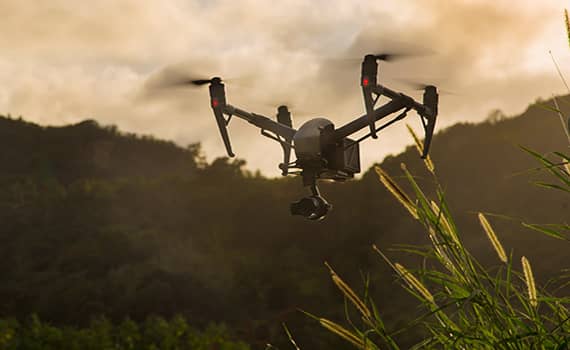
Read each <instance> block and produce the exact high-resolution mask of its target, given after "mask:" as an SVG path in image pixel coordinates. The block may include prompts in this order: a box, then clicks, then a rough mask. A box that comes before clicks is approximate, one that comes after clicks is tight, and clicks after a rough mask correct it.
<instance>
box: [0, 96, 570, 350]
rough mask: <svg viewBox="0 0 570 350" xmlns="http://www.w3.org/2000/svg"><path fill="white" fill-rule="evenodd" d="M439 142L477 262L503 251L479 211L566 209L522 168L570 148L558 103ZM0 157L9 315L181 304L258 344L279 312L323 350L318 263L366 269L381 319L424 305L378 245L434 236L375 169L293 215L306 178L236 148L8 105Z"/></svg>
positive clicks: (409, 157)
mask: <svg viewBox="0 0 570 350" xmlns="http://www.w3.org/2000/svg"><path fill="white" fill-rule="evenodd" d="M566 99H567V98H566ZM544 104H546V105H551V102H549V101H547V102H544ZM563 107H565V108H566V107H568V104H565V105H563ZM568 110H570V109H569V108H566V115H568V113H567V112H568ZM387 132H389V131H387ZM432 145H433V147H432V157H433V160H434V162H435V164H436V172H437V173H438V175H439V177H440V180H441V183H442V184H443V186H444V187H445V188H446V190H447V196H448V201H449V203H450V205H451V208H452V212H453V214H454V215H455V216H456V218H457V221H458V223H459V228H460V230H461V231H462V232H463V235H464V237H465V238H466V240H467V241H468V244H469V245H470V246H471V247H473V249H474V250H475V251H474V252H475V254H476V255H477V256H479V257H481V258H483V260H484V261H487V262H489V263H495V260H494V252H493V251H492V248H490V246H489V244H488V243H487V241H486V239H487V238H486V237H485V235H484V233H483V232H482V230H481V229H480V227H479V226H478V224H477V222H476V221H475V214H474V212H476V211H485V212H494V213H498V214H504V215H507V216H510V217H514V218H517V219H519V218H521V217H524V218H527V219H526V221H529V222H533V223H545V222H553V223H561V222H564V221H566V222H567V221H568V220H569V217H570V216H569V215H568V213H569V209H570V208H569V205H570V204H569V202H570V201H569V199H568V196H567V195H566V196H565V195H563V194H561V193H558V192H556V191H552V190H547V189H543V188H538V187H536V186H534V185H531V184H530V182H531V181H533V180H535V179H538V178H544V177H545V176H544V175H545V174H544V172H542V173H541V172H535V171H526V170H528V169H532V168H536V167H538V163H537V162H536V160H535V159H533V158H532V157H531V156H529V155H528V154H527V153H525V152H523V151H522V150H521V149H520V148H519V147H518V145H525V146H527V147H529V148H532V149H534V150H537V151H539V152H544V153H545V152H551V151H556V150H559V151H563V152H566V151H567V150H568V145H567V142H566V140H565V135H564V132H563V131H562V128H561V124H560V120H559V119H558V117H557V116H556V115H555V114H554V113H553V112H550V111H548V110H546V109H544V108H541V107H540V106H537V105H533V106H531V107H529V109H528V110H527V111H526V112H525V113H523V114H522V115H521V116H518V117H513V118H507V119H501V118H494V119H493V120H489V121H487V122H485V123H482V124H476V125H474V124H458V125H455V126H453V127H451V128H449V129H446V130H443V131H441V132H439V133H438V134H437V136H436V137H435V138H434V140H433V143H432ZM402 162H405V163H406V164H407V166H408V168H409V169H410V170H411V171H412V173H414V174H416V175H417V176H418V177H419V178H420V179H421V182H422V183H424V185H425V186H426V187H427V188H430V187H433V186H431V185H432V182H433V181H432V180H431V179H430V178H429V176H428V174H427V173H426V171H425V169H424V168H423V164H422V163H421V161H420V159H419V156H418V154H417V152H416V150H415V149H412V148H411V147H410V148H408V149H406V151H405V152H403V153H402V154H400V155H397V156H391V157H388V158H387V159H385V160H384V162H383V163H382V164H381V166H382V167H383V168H384V169H385V170H386V171H387V172H389V173H390V174H392V175H394V177H395V178H396V179H398V178H399V176H400V175H401V170H400V163H402ZM0 164H2V166H1V167H0V184H1V187H0V227H1V228H0V256H2V258H3V259H2V260H3V263H2V264H0V281H1V283H0V317H8V316H10V317H19V318H23V317H27V316H28V315H30V314H31V313H37V314H39V315H40V317H41V318H42V319H45V320H49V321H51V322H54V323H56V324H80V325H81V324H84V323H85V322H87V321H88V320H89V319H90V318H91V317H93V316H95V315H101V314H104V315H107V316H108V317H110V318H112V319H122V318H124V317H126V316H129V317H131V318H133V319H135V320H137V319H142V318H144V317H146V316H147V315H149V314H159V315H163V316H169V315H174V314H182V315H184V316H186V317H187V318H188V320H189V322H190V323H192V324H193V325H196V326H203V325H205V324H207V323H208V322H212V321H215V322H225V323H227V324H229V325H230V326H231V328H232V329H234V330H235V331H236V333H237V334H238V336H239V337H241V338H242V339H245V340H246V341H248V342H250V343H252V344H254V347H255V346H257V345H259V347H260V348H263V346H262V345H263V344H265V343H267V342H268V341H271V342H273V343H275V344H283V343H282V342H283V341H284V337H283V336H284V333H283V331H282V328H281V323H282V322H284V321H286V322H287V324H288V326H289V328H290V329H291V330H292V331H293V332H294V333H295V335H296V339H297V341H298V343H300V344H301V345H305V346H304V348H320V347H323V348H324V347H325V346H324V345H322V344H319V342H320V341H328V339H327V338H326V337H321V336H320V335H321V334H324V332H320V331H319V330H318V328H314V327H316V326H315V324H314V322H313V321H311V320H310V319H309V318H307V317H306V316H303V315H301V314H300V313H299V312H298V311H296V308H297V307H300V308H303V309H306V310H308V311H310V312H313V313H316V314H320V315H325V316H331V317H334V316H335V315H337V316H338V317H342V313H343V306H342V298H341V297H340V296H339V294H338V292H337V291H336V290H335V289H334V288H333V286H332V284H331V283H330V281H329V276H328V272H327V271H326V270H325V268H324V266H323V261H325V260H326V261H328V262H330V263H331V264H332V265H333V266H334V267H335V269H337V270H338V272H339V273H341V275H342V276H343V277H345V278H346V279H347V280H349V281H351V282H353V283H354V284H355V285H357V286H358V285H361V283H360V281H361V274H360V273H361V271H370V272H371V278H372V293H373V294H374V295H375V296H376V297H377V300H378V304H379V308H380V310H381V311H382V313H383V314H384V315H386V317H387V321H388V323H392V324H394V326H396V325H397V321H398V320H400V319H402V318H407V317H404V316H405V314H406V313H408V312H410V313H411V312H414V310H415V308H414V307H413V305H414V303H413V302H411V303H408V302H409V299H407V297H405V293H402V292H401V291H400V290H399V289H398V287H396V285H395V284H394V283H392V281H393V280H394V277H393V276H392V273H391V272H390V271H389V270H388V269H387V268H386V267H385V266H384V264H383V263H382V262H381V261H380V260H379V259H378V257H377V256H375V255H373V254H372V253H371V249H370V245H371V244H372V243H376V244H378V245H379V246H380V247H383V248H384V249H387V248H389V247H390V246H391V245H392V244H394V243H427V240H426V237H425V235H424V233H423V230H422V228H421V227H419V226H418V224H417V223H415V222H414V221H412V220H411V219H410V218H408V215H407V213H406V211H405V210H404V209H402V208H401V206H400V205H399V204H398V203H397V202H396V201H395V200H394V199H393V198H392V196H391V195H390V194H388V193H387V192H386V190H385V189H384V188H383V187H382V186H381V185H380V183H379V182H378V179H377V176H376V175H375V174H374V172H373V170H368V171H367V172H366V173H365V174H364V176H363V177H362V179H360V180H355V181H351V182H347V183H345V184H330V185H328V184H324V185H323V186H322V192H323V193H324V195H325V197H326V198H327V199H329V200H330V201H331V202H332V203H333V204H334V210H333V211H332V212H331V213H330V215H329V216H328V217H327V218H326V220H325V221H323V222H319V223H315V222H307V221H305V220H303V219H301V218H298V217H291V216H289V213H288V205H289V202H290V201H293V200H297V199H298V198H299V197H300V196H301V195H302V194H303V190H302V188H301V186H300V180H299V179H295V178H288V179H266V178H263V177H260V176H253V175H251V173H249V172H246V171H245V170H244V162H243V161H240V160H236V161H229V160H227V159H225V158H220V159H217V160H215V161H213V162H212V163H210V164H208V163H206V162H205V161H204V160H203V158H202V156H201V152H200V148H199V146H198V145H197V144H196V145H192V146H190V147H188V148H180V147H179V146H176V145H175V144H173V143H171V142H165V141H159V140H155V139H152V138H149V137H139V136H135V135H128V134H123V133H120V132H118V131H117V130H116V129H115V128H114V127H102V126H99V125H98V124H97V123H96V122H94V121H85V122H82V123H79V124H76V125H71V126H66V127H41V126H38V125H35V124H31V123H27V122H25V121H22V120H15V119H11V118H6V117H1V118H0ZM552 181H554V180H552ZM428 192H429V191H428ZM491 221H492V224H494V225H495V226H496V227H497V232H498V234H499V235H500V236H501V238H502V239H503V241H504V244H505V246H507V247H508V248H515V255H517V254H523V253H524V254H525V255H527V256H529V257H530V258H531V260H532V261H534V262H535V263H534V264H533V267H534V268H535V270H536V273H537V275H538V277H539V279H546V278H547V277H549V276H548V273H549V272H552V271H557V270H559V269H560V268H564V267H566V268H568V267H570V266H568V263H567V260H568V259H567V258H568V256H569V255H568V247H567V245H565V246H562V245H561V241H555V240H553V239H551V238H550V239H549V238H545V237H542V236H540V235H539V234H537V233H533V232H530V231H528V230H524V229H523V228H522V227H521V226H520V223H519V222H518V221H517V220H506V219H498V218H493V217H491ZM389 254H390V256H392V257H394V258H396V259H397V260H399V261H404V262H407V263H409V264H413V261H412V260H410V259H411V258H410V257H408V256H405V255H403V254H401V253H392V252H389ZM406 305H407V306H406ZM314 332H319V333H318V334H319V336H315V333H314ZM327 344H328V345H329V346H330V344H331V343H327ZM283 348H286V346H283Z"/></svg>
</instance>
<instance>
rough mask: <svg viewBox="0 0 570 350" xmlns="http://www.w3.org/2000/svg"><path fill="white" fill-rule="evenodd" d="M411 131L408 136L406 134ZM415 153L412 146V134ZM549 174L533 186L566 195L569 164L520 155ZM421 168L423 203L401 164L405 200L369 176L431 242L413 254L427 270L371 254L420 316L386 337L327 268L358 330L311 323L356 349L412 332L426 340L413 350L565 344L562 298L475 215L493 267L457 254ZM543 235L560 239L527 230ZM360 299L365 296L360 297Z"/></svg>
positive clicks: (450, 223) (456, 234)
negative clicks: (357, 318)
mask: <svg viewBox="0 0 570 350" xmlns="http://www.w3.org/2000/svg"><path fill="white" fill-rule="evenodd" d="M410 131H411V129H410ZM411 132H412V135H413V136H414V139H415V140H416V143H417V146H418V150H419V151H420V153H421V144H420V142H419V141H418V140H419V139H418V138H417V137H416V136H415V135H414V134H413V131H411ZM527 151H528V152H529V153H531V154H533V155H534V156H535V157H537V159H538V160H540V161H541V162H542V163H543V164H544V165H545V167H546V168H547V169H548V170H549V171H550V172H552V173H553V174H554V175H555V177H556V179H558V180H559V183H558V184H541V185H543V186H546V187H549V188H555V189H558V190H562V191H566V192H569V193H570V172H568V171H567V170H566V169H565V168H564V165H565V164H567V163H569V162H570V157H568V156H567V155H564V154H562V153H559V152H557V153H555V154H556V156H557V157H560V158H561V159H563V160H564V162H563V163H564V164H559V163H554V162H553V161H551V160H548V159H547V158H545V157H543V156H542V155H540V154H537V153H534V152H533V151H531V150H527ZM426 167H427V168H428V170H429V171H430V172H431V174H432V175H433V177H434V179H435V187H436V188H435V193H436V195H435V198H429V197H428V196H426V194H425V192H424V191H423V190H422V188H420V186H419V185H418V183H417V182H416V180H415V179H414V177H413V176H412V174H410V173H409V171H408V170H407V169H406V167H405V165H403V164H402V172H403V173H404V175H405V178H406V179H407V181H408V182H409V184H410V185H411V187H412V188H413V195H411V194H407V193H405V192H404V191H403V190H402V188H401V186H399V185H398V183H397V182H396V181H394V180H393V178H392V177H391V176H390V175H389V174H387V173H386V172H385V171H384V170H383V169H381V168H379V167H377V168H376V171H377V173H378V176H379V178H380V181H381V182H382V184H383V185H384V186H385V187H386V188H387V189H388V190H389V192H390V193H392V194H393V195H394V197H395V199H396V200H397V201H398V202H400V203H401V204H402V206H404V208H406V210H407V211H408V212H409V213H410V215H411V216H412V217H413V218H414V219H416V220H418V221H419V222H420V223H421V224H422V225H423V226H424V228H425V232H426V235H427V236H428V237H429V239H430V240H431V243H432V244H431V247H430V248H429V250H428V251H420V250H419V248H418V249H417V250H416V252H417V254H422V256H424V257H425V258H427V259H428V260H429V261H430V262H431V263H427V264H423V266H422V267H420V268H419V269H416V270H413V269H409V268H407V267H405V266H403V265H401V264H400V263H398V262H393V261H391V260H390V259H388V258H387V257H386V255H385V254H384V253H383V252H382V250H381V249H379V248H378V247H376V246H374V247H373V249H374V250H375V251H376V253H377V254H378V255H379V257H380V258H381V259H383V260H385V261H386V263H387V264H389V266H391V267H392V269H393V270H394V272H395V274H396V275H397V276H398V278H399V281H400V282H401V286H402V288H403V289H404V290H406V291H407V292H408V293H410V294H411V295H413V296H414V297H415V298H416V299H417V300H418V301H419V302H420V303H421V304H422V307H423V309H424V311H425V312H424V314H423V316H422V317H420V318H419V319H417V320H414V321H413V322H412V323H410V324H409V325H407V326H406V327H405V328H404V329H402V330H399V331H395V332H389V331H387V328H386V327H385V325H384V322H383V320H382V315H381V314H380V313H379V312H378V310H377V308H376V306H375V303H374V300H372V299H371V298H370V297H369V296H359V295H357V294H356V293H355V292H354V290H353V289H352V288H351V287H350V286H348V285H347V284H346V283H345V282H344V281H343V280H342V278H341V276H339V275H338V274H337V273H336V272H335V271H334V270H333V267H331V266H328V265H327V266H328V267H329V269H330V272H331V277H332V280H333V282H334V284H335V285H336V286H337V287H338V289H339V290H340V291H341V293H342V294H343V295H344V296H345V297H346V300H347V301H348V305H352V307H353V309H354V310H355V312H356V313H358V314H359V315H360V318H361V322H359V323H358V325H357V324H356V323H355V322H353V321H352V320H347V322H345V323H346V324H347V325H346V326H345V325H342V324H341V323H339V322H333V321H332V320H328V319H324V318H318V320H319V322H320V324H321V325H322V326H323V327H325V328H326V329H327V330H329V331H331V332H333V333H335V334H337V335H338V336H339V337H341V338H343V339H345V340H346V341H347V343H349V344H352V345H353V346H354V347H356V348H359V349H367V350H368V349H370V350H373V349H400V347H399V345H398V342H397V340H396V336H397V335H398V334H400V336H401V333H402V332H405V331H406V330H408V331H409V330H411V329H413V328H416V327H419V328H421V329H422V330H423V331H424V334H428V336H426V337H425V339H423V340H421V341H420V342H419V343H417V344H416V345H415V346H414V348H415V349H420V348H422V349H423V348H453V349H566V348H568V347H569V343H570V312H569V311H568V306H569V305H570V298H568V297H557V296H554V295H552V294H550V293H549V292H548V291H547V290H545V289H544V288H541V287H540V286H538V285H537V284H536V282H535V277H534V274H533V271H532V262H531V261H529V259H527V258H526V257H524V256H523V257H522V259H521V260H514V259H513V257H512V254H511V255H507V253H506V252H505V248H504V247H503V245H502V243H501V242H500V237H499V235H498V234H497V233H496V232H495V230H494V229H493V227H492V225H491V223H490V222H489V220H488V219H487V218H486V217H485V215H484V214H482V213H479V214H478V218H479V221H480V223H481V235H486V236H487V238H488V240H489V243H490V248H492V249H493V250H494V251H495V253H496V255H497V265H498V268H495V269H488V268H485V267H484V266H483V265H482V264H481V263H480V262H479V261H478V260H477V258H476V257H475V256H473V255H472V254H471V253H470V251H469V250H468V249H467V248H466V247H465V245H464V244H463V241H462V239H461V234H460V231H459V230H458V228H457V226H456V225H455V223H454V220H453V217H452V216H451V214H450V210H449V208H448V206H447V204H446V201H445V196H444V193H443V190H442V187H441V185H440V184H439V183H438V182H437V176H436V172H435V167H434V165H433V162H432V161H431V160H426ZM527 226H528V227H531V228H533V229H536V230H539V231H541V232H544V233H547V234H549V235H550V236H553V237H556V238H560V239H566V238H565V235H564V232H563V230H564V229H570V228H569V227H567V226H564V225H559V226H552V227H539V226H536V225H528V224H527ZM365 295H367V294H365Z"/></svg>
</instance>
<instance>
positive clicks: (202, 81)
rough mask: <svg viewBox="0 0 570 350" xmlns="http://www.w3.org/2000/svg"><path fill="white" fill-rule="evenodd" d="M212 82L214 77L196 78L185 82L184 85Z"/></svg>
mask: <svg viewBox="0 0 570 350" xmlns="http://www.w3.org/2000/svg"><path fill="white" fill-rule="evenodd" d="M211 82H212V79H195V80H190V81H188V82H186V83H183V84H182V85H186V84H192V85H196V86H200V85H206V84H209V83H211Z"/></svg>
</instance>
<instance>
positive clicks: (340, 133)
mask: <svg viewBox="0 0 570 350" xmlns="http://www.w3.org/2000/svg"><path fill="white" fill-rule="evenodd" d="M404 107H406V104H405V102H404V100H403V99H402V98H397V99H393V100H392V101H390V102H388V103H386V104H385V105H383V106H381V107H379V108H377V109H375V110H373V111H372V112H371V113H372V114H371V115H372V117H373V118H374V121H378V120H380V119H382V118H385V117H387V116H388V115H390V114H392V113H395V112H397V111H399V110H401V109H402V108H404ZM368 125H369V115H368V114H365V115H363V116H360V117H359V118H357V119H355V120H353V121H351V122H350V123H348V124H346V125H343V126H341V127H340V128H338V129H336V130H335V131H334V138H335V139H337V140H342V139H343V138H345V137H348V136H350V135H352V134H354V133H355V132H357V131H359V130H361V129H364V128H366V127H368Z"/></svg>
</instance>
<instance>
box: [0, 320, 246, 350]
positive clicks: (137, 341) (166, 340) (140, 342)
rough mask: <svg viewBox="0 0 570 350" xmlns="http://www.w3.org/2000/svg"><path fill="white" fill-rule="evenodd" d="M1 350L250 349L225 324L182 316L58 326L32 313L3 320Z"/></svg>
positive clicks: (99, 321) (97, 321)
mask: <svg viewBox="0 0 570 350" xmlns="http://www.w3.org/2000/svg"><path fill="white" fill-rule="evenodd" d="M0 349H2V350H20V349H21V350H36V349H37V350H139V349H141V350H142V349H145V350H158V349H160V350H211V349H217V350H248V349H249V347H248V346H247V345H246V344H244V343H242V342H238V341H233V340H231V339H230V338H229V336H228V332H227V330H226V328H224V327H221V326H214V325H211V326H209V327H208V328H206V330H205V331H198V330H196V329H194V328H192V327H191V326H190V325H189V324H188V323H187V322H186V320H185V319H184V318H183V317H180V316H176V317H173V318H172V319H170V320H165V319H163V318H161V317H156V316H151V317H148V318H147V319H146V320H145V321H144V322H142V323H140V324H139V323H135V322H133V321H132V320H130V319H125V320H123V321H122V322H120V323H117V324H113V323H112V322H110V321H109V320H108V319H106V318H104V317H99V318H95V319H93V320H92V321H91V323H90V325H89V327H87V328H81V329H78V328H76V327H70V326H66V327H55V326H53V325H50V324H49V323H46V322H42V321H41V320H40V319H39V318H38V317H37V316H36V315H32V316H31V317H30V318H29V320H26V321H25V322H18V321H17V320H14V319H6V320H0Z"/></svg>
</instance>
